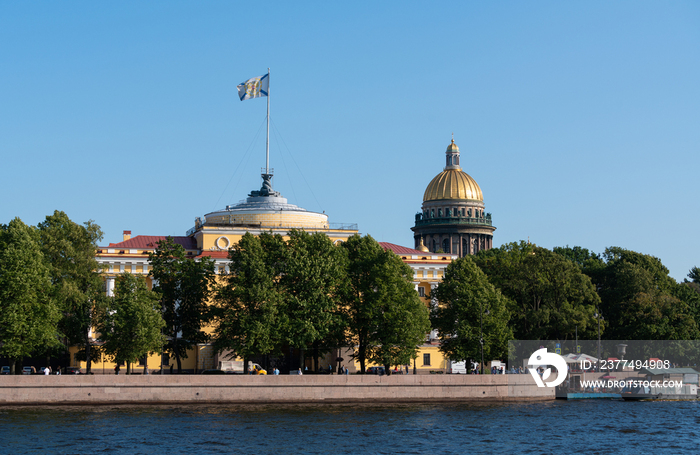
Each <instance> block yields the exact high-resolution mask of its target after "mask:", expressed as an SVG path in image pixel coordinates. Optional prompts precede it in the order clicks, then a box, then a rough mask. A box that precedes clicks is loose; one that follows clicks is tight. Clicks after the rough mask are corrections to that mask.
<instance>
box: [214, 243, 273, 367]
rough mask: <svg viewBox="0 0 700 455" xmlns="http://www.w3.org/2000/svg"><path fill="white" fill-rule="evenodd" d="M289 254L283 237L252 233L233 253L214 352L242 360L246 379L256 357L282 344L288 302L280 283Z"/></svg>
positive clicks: (217, 320)
mask: <svg viewBox="0 0 700 455" xmlns="http://www.w3.org/2000/svg"><path fill="white" fill-rule="evenodd" d="M285 249H286V246H285V242H284V240H283V239H282V237H281V236H280V235H273V234H269V233H263V234H260V236H259V237H255V236H253V235H252V234H250V233H249V232H247V233H246V234H245V235H243V237H242V238H241V240H240V241H239V242H238V243H237V244H235V245H233V246H232V247H231V248H230V249H229V260H230V263H229V274H228V275H227V276H226V277H225V278H224V285H223V286H222V287H221V288H220V289H219V291H218V294H217V296H216V308H215V313H214V315H215V318H214V325H215V329H214V333H215V335H214V346H215V348H216V350H217V351H218V352H223V351H225V350H230V351H231V356H237V357H242V358H243V360H244V365H245V367H244V368H245V372H246V373H247V372H248V360H249V359H250V357H251V356H254V355H266V354H270V353H273V352H275V351H276V350H277V349H278V348H279V346H280V344H281V341H282V339H283V333H284V331H285V327H284V322H285V319H286V318H285V316H284V315H283V312H282V309H283V304H284V296H283V294H282V293H280V291H279V288H278V286H277V281H278V280H279V278H280V276H281V273H282V268H283V266H284V262H283V259H284V256H285Z"/></svg>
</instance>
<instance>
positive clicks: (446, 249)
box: [442, 239, 452, 253]
mask: <svg viewBox="0 0 700 455" xmlns="http://www.w3.org/2000/svg"><path fill="white" fill-rule="evenodd" d="M442 251H444V252H445V253H449V252H451V251H452V249H451V248H450V239H445V240H443V241H442Z"/></svg>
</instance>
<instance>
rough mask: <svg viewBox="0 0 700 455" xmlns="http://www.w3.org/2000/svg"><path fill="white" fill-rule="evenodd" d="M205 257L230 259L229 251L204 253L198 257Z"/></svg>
mask: <svg viewBox="0 0 700 455" xmlns="http://www.w3.org/2000/svg"><path fill="white" fill-rule="evenodd" d="M204 256H207V257H210V258H214V259H226V258H227V257H228V251H226V250H224V251H202V253H201V254H200V255H199V256H197V257H198V258H201V257H204Z"/></svg>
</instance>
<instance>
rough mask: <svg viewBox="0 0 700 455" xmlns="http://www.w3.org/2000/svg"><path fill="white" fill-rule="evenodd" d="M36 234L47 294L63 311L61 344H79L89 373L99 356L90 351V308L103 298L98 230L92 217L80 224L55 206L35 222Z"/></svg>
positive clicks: (92, 316) (92, 308)
mask: <svg viewBox="0 0 700 455" xmlns="http://www.w3.org/2000/svg"><path fill="white" fill-rule="evenodd" d="M39 235H40V239H41V248H42V252H43V254H44V257H45V258H46V259H47V261H48V264H49V269H50V275H51V282H52V284H53V286H52V287H51V296H52V298H53V299H54V300H55V302H56V303H57V305H58V307H59V309H60V311H61V313H62V314H63V317H62V318H61V322H60V323H59V330H60V332H61V333H62V335H63V336H64V337H65V341H66V345H65V346H64V348H65V350H67V349H68V347H69V346H78V347H79V348H81V351H82V354H84V357H85V361H86V365H87V366H86V369H87V373H88V374H89V373H90V369H91V365H92V362H93V358H97V359H99V356H94V355H93V354H94V353H93V349H94V348H93V341H92V340H91V337H90V329H91V328H92V327H93V326H94V322H95V321H94V314H95V311H94V308H95V306H96V305H100V304H102V302H103V301H104V299H105V298H106V296H105V292H104V281H103V279H102V277H101V276H100V265H99V263H98V262H97V260H96V259H95V253H96V249H97V242H99V241H100V240H102V231H101V230H100V227H99V226H98V225H96V224H95V223H94V222H93V221H87V222H86V223H84V225H82V226H81V225H79V224H77V223H74V222H73V221H71V220H70V218H68V215H66V214H65V213H64V212H61V211H58V210H57V211H55V212H54V213H53V215H50V216H47V217H46V219H45V220H44V221H43V222H41V223H39Z"/></svg>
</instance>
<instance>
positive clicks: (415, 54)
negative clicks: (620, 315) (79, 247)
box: [0, 1, 700, 280]
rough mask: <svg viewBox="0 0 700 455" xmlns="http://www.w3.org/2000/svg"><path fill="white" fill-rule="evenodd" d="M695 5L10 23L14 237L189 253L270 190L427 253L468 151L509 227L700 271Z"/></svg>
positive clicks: (28, 10) (62, 14)
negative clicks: (450, 161) (248, 83)
mask: <svg viewBox="0 0 700 455" xmlns="http://www.w3.org/2000/svg"><path fill="white" fill-rule="evenodd" d="M698 24H700V3H698V2H692V1H685V2H684V1H675V2H662V1H653V2H645V1H619V2H603V1H600V2H596V1H590V2H475V1H474V2H468V1H459V2H408V1H402V2H398V1H397V2H342V3H341V2H307V3H303V2H301V3H300V2H281V1H280V2H275V1H272V2H267V3H262V2H253V3H251V2H245V3H244V2H228V1H227V2H223V1H222V2H212V1H204V2H174V1H170V2H114V3H109V4H108V3H107V2H77V1H76V2H40V1H37V2H10V1H2V2H0V156H1V157H2V169H3V170H4V172H3V178H2V179H0V198H1V199H0V201H1V202H2V203H1V204H0V223H7V222H9V221H10V220H11V219H12V218H14V217H16V216H18V217H20V218H21V219H22V220H23V221H25V222H26V223H29V224H37V223H38V222H40V221H41V220H42V219H43V218H44V217H45V216H46V215H48V214H51V213H52V212H53V211H54V210H56V209H59V210H63V211H65V212H66V213H68V215H69V216H70V217H71V218H72V219H73V220H74V221H78V222H83V221H86V220H88V219H93V220H95V221H96V222H97V223H98V224H99V225H100V226H102V228H103V230H104V232H105V239H104V242H103V244H107V243H109V242H117V241H120V240H121V237H122V231H123V230H131V231H132V232H133V235H138V234H144V235H184V233H185V232H186V231H187V229H189V228H190V227H192V226H193V224H194V218H195V217H196V216H201V215H204V214H205V213H208V212H211V211H213V210H215V209H219V208H222V207H224V206H225V205H227V204H231V203H236V202H238V201H239V200H242V199H244V198H245V197H246V195H247V193H248V192H250V190H253V189H258V188H259V187H260V176H259V174H260V168H261V167H263V166H264V164H265V156H264V151H265V134H264V122H265V100H264V98H263V99H255V100H250V101H245V102H241V101H239V100H238V97H237V94H236V85H237V84H239V83H240V82H242V81H244V80H246V79H248V78H250V77H253V76H259V75H262V74H264V73H265V72H266V69H267V68H268V67H270V68H271V71H272V73H271V88H270V90H271V109H272V111H271V118H272V131H271V163H272V164H271V165H272V167H274V168H275V180H274V186H275V189H276V190H279V191H281V192H282V194H283V195H284V196H285V197H287V198H288V199H289V202H290V203H293V204H296V205H299V206H302V207H304V208H306V209H308V210H314V211H325V212H326V213H327V214H328V215H329V216H330V221H331V222H352V223H358V225H359V229H360V231H361V232H362V233H368V234H371V235H372V236H373V237H375V238H376V239H377V240H380V241H387V242H393V243H397V244H400V245H404V246H412V245H413V236H412V232H411V230H410V227H411V226H412V225H413V221H414V215H415V213H416V212H417V211H418V210H419V209H420V205H421V202H422V196H423V192H424V190H425V187H426V186H427V185H428V183H429V182H430V180H431V179H432V178H433V177H434V176H435V175H436V174H438V173H439V172H440V171H441V170H442V167H443V166H444V151H445V148H446V147H447V145H448V144H449V142H450V137H451V134H452V133H454V138H455V142H456V143H457V144H458V145H459V147H460V150H461V152H462V164H463V168H464V170H465V171H466V172H467V173H469V174H470V175H471V176H472V177H473V178H474V179H476V181H477V182H478V183H479V185H480V186H481V189H482V191H483V193H484V197H485V203H486V209H487V211H488V212H491V213H492V214H493V222H494V225H495V226H496V227H497V228H498V229H497V230H496V232H495V236H494V245H496V246H498V245H501V244H503V243H507V242H511V241H518V240H521V239H522V240H527V239H528V238H529V239H530V240H531V241H532V242H533V243H536V244H538V245H540V246H543V247H547V248H552V247H554V246H564V245H567V244H568V245H570V246H574V245H580V246H583V247H586V248H588V249H591V250H593V251H595V252H602V251H603V250H604V249H605V248H606V247H608V246H620V247H624V248H628V249H632V250H635V251H639V252H642V253H646V254H652V255H654V256H657V257H659V258H660V259H661V260H662V262H663V263H664V264H665V265H666V266H667V267H668V268H669V269H670V271H671V276H673V277H674V278H676V279H678V280H682V279H683V278H684V277H685V275H686V274H687V273H688V270H689V269H690V268H691V267H693V266H700V242H699V241H698V236H697V231H698V228H697V226H698V224H699V221H700V211H699V210H698V196H699V195H700V190H699V189H698V169H700V157H699V155H700V154H699V153H698V152H699V150H698V148H699V147H698V145H699V144H700V127H699V126H700V83H698V81H700V26H698Z"/></svg>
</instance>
